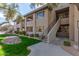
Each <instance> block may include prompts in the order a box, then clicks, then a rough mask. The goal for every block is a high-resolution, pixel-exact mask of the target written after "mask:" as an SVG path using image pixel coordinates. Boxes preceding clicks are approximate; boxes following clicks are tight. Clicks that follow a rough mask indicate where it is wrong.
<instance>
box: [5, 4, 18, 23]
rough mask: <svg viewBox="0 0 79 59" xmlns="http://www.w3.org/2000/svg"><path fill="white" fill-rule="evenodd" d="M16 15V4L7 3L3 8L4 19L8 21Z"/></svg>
mask: <svg viewBox="0 0 79 59" xmlns="http://www.w3.org/2000/svg"><path fill="white" fill-rule="evenodd" d="M16 15H17V5H16V4H9V5H7V6H6V8H5V9H4V16H5V19H6V20H7V21H8V22H9V23H10V22H12V21H13V20H14V19H15V16H16ZM10 24H11V23H10Z"/></svg>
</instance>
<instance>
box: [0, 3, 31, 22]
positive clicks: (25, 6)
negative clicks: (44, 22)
mask: <svg viewBox="0 0 79 59" xmlns="http://www.w3.org/2000/svg"><path fill="white" fill-rule="evenodd" d="M18 5H19V11H20V13H21V14H22V15H25V14H27V13H28V12H30V11H32V9H31V8H30V6H29V5H30V4H29V3H19V4H18ZM3 22H5V17H4V14H3V13H2V12H0V23H3Z"/></svg>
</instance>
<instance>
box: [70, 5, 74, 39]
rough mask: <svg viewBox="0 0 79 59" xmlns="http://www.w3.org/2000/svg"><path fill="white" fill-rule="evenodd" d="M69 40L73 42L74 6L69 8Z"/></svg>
mask: <svg viewBox="0 0 79 59" xmlns="http://www.w3.org/2000/svg"><path fill="white" fill-rule="evenodd" d="M69 39H70V40H74V5H73V4H70V6H69Z"/></svg>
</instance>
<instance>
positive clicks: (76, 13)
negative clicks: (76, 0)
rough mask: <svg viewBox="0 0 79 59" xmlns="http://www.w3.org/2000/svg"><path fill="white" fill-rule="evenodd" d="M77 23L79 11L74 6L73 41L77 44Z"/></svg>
mask: <svg viewBox="0 0 79 59" xmlns="http://www.w3.org/2000/svg"><path fill="white" fill-rule="evenodd" d="M77 21H79V11H78V8H77V6H76V5H74V41H75V42H78V36H79V35H78V27H77Z"/></svg>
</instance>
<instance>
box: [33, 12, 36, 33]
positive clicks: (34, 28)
mask: <svg viewBox="0 0 79 59" xmlns="http://www.w3.org/2000/svg"><path fill="white" fill-rule="evenodd" d="M33 34H36V17H35V13H34V14H33Z"/></svg>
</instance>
